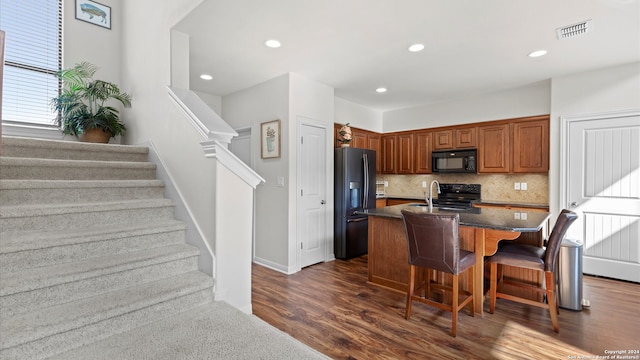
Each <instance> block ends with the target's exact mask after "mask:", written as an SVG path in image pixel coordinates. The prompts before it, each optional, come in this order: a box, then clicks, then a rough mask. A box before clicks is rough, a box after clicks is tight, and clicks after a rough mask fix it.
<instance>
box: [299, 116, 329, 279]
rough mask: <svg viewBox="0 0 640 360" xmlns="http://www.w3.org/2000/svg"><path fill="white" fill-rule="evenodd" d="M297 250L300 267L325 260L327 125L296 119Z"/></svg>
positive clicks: (326, 239)
mask: <svg viewBox="0 0 640 360" xmlns="http://www.w3.org/2000/svg"><path fill="white" fill-rule="evenodd" d="M298 129H299V132H298V133H299V135H300V136H299V137H298V149H299V151H298V154H299V156H298V166H297V168H298V176H297V177H298V187H297V190H298V193H297V195H298V201H297V208H298V214H297V215H298V216H297V217H298V219H297V222H298V226H297V228H298V230H297V232H298V246H299V247H298V249H299V251H300V256H299V259H300V262H299V264H300V268H303V267H305V266H309V265H313V264H316V263H319V262H322V261H325V260H326V253H327V251H326V249H327V244H328V241H329V240H330V239H329V238H328V232H327V229H326V226H327V216H328V215H327V214H328V213H327V181H326V176H327V174H326V166H327V156H326V152H327V127H326V125H324V124H321V123H319V122H315V121H312V120H310V119H306V118H302V117H299V118H298Z"/></svg>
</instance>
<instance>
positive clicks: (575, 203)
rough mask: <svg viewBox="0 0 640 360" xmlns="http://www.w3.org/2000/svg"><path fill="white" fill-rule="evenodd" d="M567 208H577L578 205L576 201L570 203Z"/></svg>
mask: <svg viewBox="0 0 640 360" xmlns="http://www.w3.org/2000/svg"><path fill="white" fill-rule="evenodd" d="M569 206H570V207H571V208H575V207H578V203H577V202H576V201H574V202H572V203H571V204H570V205H569Z"/></svg>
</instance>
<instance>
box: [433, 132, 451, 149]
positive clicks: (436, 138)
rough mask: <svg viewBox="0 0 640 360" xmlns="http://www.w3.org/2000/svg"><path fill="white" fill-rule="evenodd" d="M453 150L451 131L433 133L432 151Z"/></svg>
mask: <svg viewBox="0 0 640 360" xmlns="http://www.w3.org/2000/svg"><path fill="white" fill-rule="evenodd" d="M448 149H453V129H446V130H439V131H435V132H434V133H433V150H448Z"/></svg>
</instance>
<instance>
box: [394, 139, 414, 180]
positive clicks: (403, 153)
mask: <svg viewBox="0 0 640 360" xmlns="http://www.w3.org/2000/svg"><path fill="white" fill-rule="evenodd" d="M413 161H414V160H413V134H398V161H397V163H396V165H397V170H398V174H413Z"/></svg>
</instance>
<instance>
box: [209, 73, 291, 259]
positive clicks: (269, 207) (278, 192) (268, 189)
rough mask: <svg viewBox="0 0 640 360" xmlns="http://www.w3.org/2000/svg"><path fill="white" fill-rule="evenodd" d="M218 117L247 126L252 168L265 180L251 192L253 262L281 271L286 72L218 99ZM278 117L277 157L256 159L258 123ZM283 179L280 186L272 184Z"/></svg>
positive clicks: (285, 221)
mask: <svg viewBox="0 0 640 360" xmlns="http://www.w3.org/2000/svg"><path fill="white" fill-rule="evenodd" d="M222 118H223V119H225V120H226V121H227V122H228V123H229V124H230V125H231V126H232V127H233V128H241V127H251V128H252V130H251V133H252V144H253V149H254V150H253V153H254V155H253V156H254V162H253V163H254V164H255V166H254V170H255V171H256V172H257V173H258V174H260V176H262V177H263V178H264V179H265V180H266V182H265V183H264V184H262V185H259V186H258V188H257V189H256V194H255V198H256V200H255V202H256V203H255V207H256V219H255V224H256V227H255V258H256V261H258V262H260V263H262V264H264V265H267V266H270V267H273V268H275V269H278V270H281V271H287V267H288V263H289V255H288V254H289V250H288V247H289V192H290V191H289V187H290V186H291V179H290V174H289V158H290V154H289V149H290V147H289V146H290V141H289V136H288V134H289V129H290V121H289V75H288V74H287V75H282V76H280V77H277V78H275V79H271V80H269V81H267V82H264V83H262V84H259V85H256V86H254V87H251V88H249V89H245V90H242V91H239V92H237V93H234V94H231V95H227V96H224V97H223V98H222ZM276 119H280V121H281V129H280V130H281V146H282V147H281V156H280V157H279V158H275V159H274V158H271V159H261V158H260V137H259V134H260V123H262V122H265V121H271V120H276ZM279 176H281V177H283V178H284V187H279V186H277V185H276V180H277V177H279Z"/></svg>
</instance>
